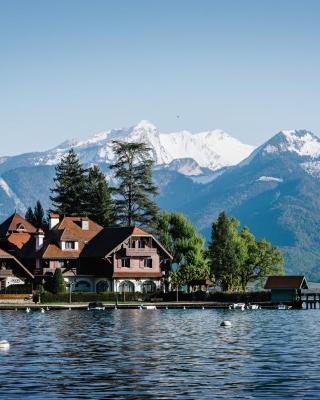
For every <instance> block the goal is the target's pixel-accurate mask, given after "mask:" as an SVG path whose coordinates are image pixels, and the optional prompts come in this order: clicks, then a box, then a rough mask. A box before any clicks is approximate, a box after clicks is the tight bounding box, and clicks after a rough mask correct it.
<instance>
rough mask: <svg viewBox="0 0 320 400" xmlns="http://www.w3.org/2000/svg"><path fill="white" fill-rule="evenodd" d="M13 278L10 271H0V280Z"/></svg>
mask: <svg viewBox="0 0 320 400" xmlns="http://www.w3.org/2000/svg"><path fill="white" fill-rule="evenodd" d="M8 276H13V273H12V269H0V278H6V277H8Z"/></svg>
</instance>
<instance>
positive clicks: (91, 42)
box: [0, 0, 320, 155]
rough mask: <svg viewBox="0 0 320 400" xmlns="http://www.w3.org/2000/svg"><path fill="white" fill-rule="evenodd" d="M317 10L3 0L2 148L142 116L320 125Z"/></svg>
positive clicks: (202, 125)
mask: <svg viewBox="0 0 320 400" xmlns="http://www.w3.org/2000/svg"><path fill="white" fill-rule="evenodd" d="M319 13H320V2H319V1H312V0H308V1H302V0H301V1H295V0H290V1H286V0H281V1H278V0H277V1H273V0H264V1H263V0H260V1H249V0H241V1H238V0H234V1H230V0H224V1H215V0H208V1H206V0H194V1H188V0H170V1H169V0H161V1H160V0H159V1H153V0H148V1H143V0H134V1H133V0H128V1H125V0H117V1H116V0H115V1H111V0H110V1H108V0H103V1H99V0H92V1H89V0H87V1H82V0H68V1H62V0H55V1H49V0H45V1H43V0H41V1H34V0H28V1H24V0H21V1H18V0H8V1H7V0H1V1H0V135H1V139H2V140H1V150H0V155H11V154H17V153H21V152H26V151H33V150H41V149H47V148H50V147H52V146H55V145H56V144H58V143H60V142H62V141H64V140H66V139H70V138H73V137H79V138H81V137H87V136H88V135H90V134H92V133H95V132H98V131H101V130H104V129H107V128H112V127H122V126H130V125H133V124H135V123H137V122H138V121H139V120H141V119H148V120H150V121H152V122H153V123H155V124H156V125H157V126H158V127H159V128H160V129H161V131H164V132H166V131H173V130H180V129H189V130H193V131H198V130H205V129H210V128H221V129H224V130H225V131H227V132H229V133H230V134H232V135H233V136H235V137H237V138H239V139H240V140H242V141H244V142H247V143H252V144H260V143H261V142H263V141H264V140H265V139H267V138H268V137H270V136H271V135H272V134H274V133H276V132H278V131H279V130H281V129H289V128H307V129H311V130H312V131H314V133H316V134H318V135H319V134H320V119H319V117H318V115H319V105H320V104H319V93H320V80H319V71H320V68H319V67H320V65H319V64H320V51H319V43H320V40H319V39H320V35H319V34H320V24H319V15H320V14H319ZM176 115H180V118H179V119H177V118H176Z"/></svg>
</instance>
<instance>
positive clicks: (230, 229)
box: [208, 212, 284, 291]
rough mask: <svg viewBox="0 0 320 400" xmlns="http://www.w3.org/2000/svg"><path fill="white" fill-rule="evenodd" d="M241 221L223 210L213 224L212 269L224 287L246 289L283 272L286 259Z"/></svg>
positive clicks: (224, 288)
mask: <svg viewBox="0 0 320 400" xmlns="http://www.w3.org/2000/svg"><path fill="white" fill-rule="evenodd" d="M238 228H239V221H237V220H236V219H235V218H228V216H227V215H226V214H225V213H224V212H222V213H221V214H220V215H219V217H218V219H217V220H216V221H214V222H213V224H212V233H211V243H210V244H209V248H208V251H209V256H210V261H211V270H212V273H213V274H214V276H215V279H216V281H217V282H219V284H220V285H221V288H222V289H223V290H224V291H239V290H243V291H245V290H246V289H247V287H248V285H249V284H250V283H253V282H256V281H258V280H260V281H261V280H263V279H264V278H265V277H266V276H268V275H271V274H283V272H284V270H283V265H284V259H283V256H282V254H281V253H280V251H279V250H278V249H277V248H276V247H274V246H272V245H271V244H270V243H269V242H268V241H267V240H266V239H262V240H256V238H255V236H254V235H253V234H252V233H251V232H250V231H249V228H247V227H244V228H243V229H242V230H241V231H239V229H238Z"/></svg>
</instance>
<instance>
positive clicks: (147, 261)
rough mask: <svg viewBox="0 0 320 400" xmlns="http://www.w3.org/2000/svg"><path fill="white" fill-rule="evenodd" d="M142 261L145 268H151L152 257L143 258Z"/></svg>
mask: <svg viewBox="0 0 320 400" xmlns="http://www.w3.org/2000/svg"><path fill="white" fill-rule="evenodd" d="M143 262H144V267H145V268H152V258H145V259H144V260H143Z"/></svg>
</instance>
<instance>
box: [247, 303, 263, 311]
mask: <svg viewBox="0 0 320 400" xmlns="http://www.w3.org/2000/svg"><path fill="white" fill-rule="evenodd" d="M246 309H247V310H261V306H259V305H258V304H247V306H246Z"/></svg>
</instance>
